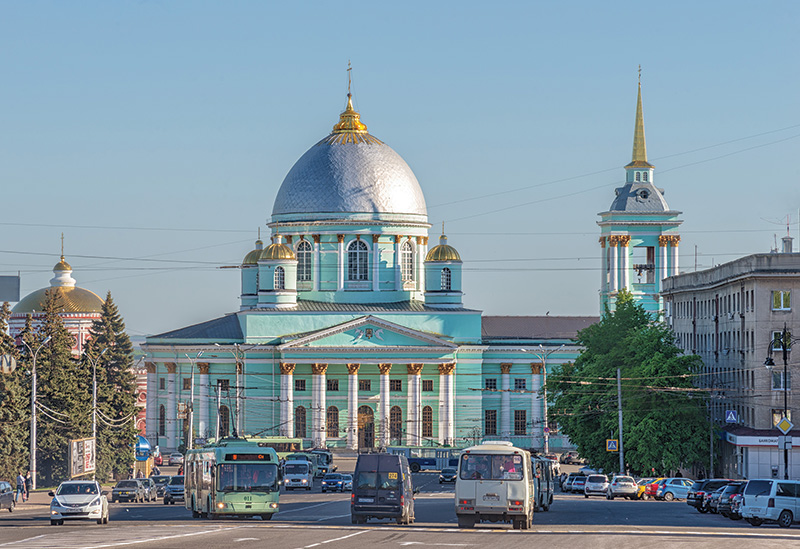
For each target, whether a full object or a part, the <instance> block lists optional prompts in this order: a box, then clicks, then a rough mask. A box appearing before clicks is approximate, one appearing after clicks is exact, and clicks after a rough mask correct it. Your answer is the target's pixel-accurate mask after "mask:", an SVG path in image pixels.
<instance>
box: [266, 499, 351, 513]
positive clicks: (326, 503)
mask: <svg viewBox="0 0 800 549" xmlns="http://www.w3.org/2000/svg"><path fill="white" fill-rule="evenodd" d="M343 501H347V500H345V499H342V500H334V501H326V502H325V503H317V504H316V505H309V506H307V507H300V508H299V509H292V510H291V511H283V510H282V511H280V513H281V514H284V515H287V514H289V513H297V512H298V511H305V510H306V509H313V508H314V507H322V506H323V505H333V504H334V503H337V502H343Z"/></svg>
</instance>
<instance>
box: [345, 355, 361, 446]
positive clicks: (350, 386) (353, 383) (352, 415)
mask: <svg viewBox="0 0 800 549" xmlns="http://www.w3.org/2000/svg"><path fill="white" fill-rule="evenodd" d="M358 368H359V365H358V364H348V365H347V373H348V374H349V375H348V380H347V447H348V448H350V449H351V450H357V449H358Z"/></svg>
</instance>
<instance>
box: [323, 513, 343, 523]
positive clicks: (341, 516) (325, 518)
mask: <svg viewBox="0 0 800 549" xmlns="http://www.w3.org/2000/svg"><path fill="white" fill-rule="evenodd" d="M349 516H350V513H347V514H346V515H336V516H333V517H323V518H321V519H317V520H316V521H315V522H322V521H323V520H331V519H335V518H344V517H349Z"/></svg>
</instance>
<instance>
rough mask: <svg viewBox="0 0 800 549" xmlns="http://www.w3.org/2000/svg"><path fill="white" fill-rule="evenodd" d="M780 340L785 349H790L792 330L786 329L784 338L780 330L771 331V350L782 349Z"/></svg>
mask: <svg viewBox="0 0 800 549" xmlns="http://www.w3.org/2000/svg"><path fill="white" fill-rule="evenodd" d="M781 342H783V343H784V345H786V350H787V351H790V350H791V349H792V332H790V331H788V330H787V331H786V339H784V338H783V331H782V330H781V331H780V332H772V350H773V351H783V345H781Z"/></svg>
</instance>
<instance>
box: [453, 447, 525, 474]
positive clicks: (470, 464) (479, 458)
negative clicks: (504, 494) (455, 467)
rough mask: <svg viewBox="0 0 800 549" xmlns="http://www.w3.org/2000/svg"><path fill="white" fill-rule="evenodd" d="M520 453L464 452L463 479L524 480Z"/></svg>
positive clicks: (462, 461) (462, 462)
mask: <svg viewBox="0 0 800 549" xmlns="http://www.w3.org/2000/svg"><path fill="white" fill-rule="evenodd" d="M522 467H523V465H522V456H521V455H519V454H471V453H470V454H464V455H463V456H461V478H462V479H463V480H522V471H523V469H522Z"/></svg>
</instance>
